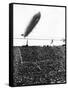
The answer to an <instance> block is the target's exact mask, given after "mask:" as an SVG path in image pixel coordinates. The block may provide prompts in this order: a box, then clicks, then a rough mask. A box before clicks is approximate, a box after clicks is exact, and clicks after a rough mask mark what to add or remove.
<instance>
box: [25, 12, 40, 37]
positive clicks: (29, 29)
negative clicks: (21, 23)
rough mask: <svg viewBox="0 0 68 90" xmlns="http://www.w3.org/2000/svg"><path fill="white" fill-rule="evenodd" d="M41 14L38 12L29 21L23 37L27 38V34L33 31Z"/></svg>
mask: <svg viewBox="0 0 68 90" xmlns="http://www.w3.org/2000/svg"><path fill="white" fill-rule="evenodd" d="M40 17H41V14H40V12H39V13H37V14H35V15H34V16H33V18H32V20H31V21H30V23H29V25H28V27H27V28H26V31H25V33H24V37H26V36H28V34H29V33H30V32H31V31H32V30H33V28H34V27H35V26H36V24H37V23H38V21H39V20H40Z"/></svg>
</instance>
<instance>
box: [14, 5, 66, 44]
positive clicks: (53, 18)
mask: <svg viewBox="0 0 68 90" xmlns="http://www.w3.org/2000/svg"><path fill="white" fill-rule="evenodd" d="M13 12H14V14H13V20H14V21H13V32H14V34H13V37H14V45H25V44H26V40H21V39H15V38H22V36H21V34H24V32H25V30H26V28H27V26H28V24H29V22H30V20H31V19H32V17H33V16H34V15H35V14H36V13H38V12H40V13H41V18H40V20H39V22H38V24H37V25H36V26H35V28H34V29H33V31H32V32H31V33H30V34H29V35H28V37H27V38H32V39H33V38H34V39H63V38H65V8H64V7H48V6H32V5H18V4H16V5H14V9H13ZM45 42H46V41H36V40H29V44H30V45H36V44H40V45H44V44H46V43H47V42H46V43H45ZM48 43H49V41H48ZM61 43H62V42H61Z"/></svg>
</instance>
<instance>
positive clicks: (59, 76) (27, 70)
mask: <svg viewBox="0 0 68 90" xmlns="http://www.w3.org/2000/svg"><path fill="white" fill-rule="evenodd" d="M65 14H66V7H65V6H57V5H42V4H23V3H21V4H20V3H10V4H9V20H10V21H9V22H10V24H9V34H10V36H9V38H10V39H9V40H10V41H9V42H10V60H9V85H10V86H13V87H17V86H33V85H51V84H52V85H53V84H65V83H66V15H65Z"/></svg>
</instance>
